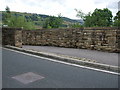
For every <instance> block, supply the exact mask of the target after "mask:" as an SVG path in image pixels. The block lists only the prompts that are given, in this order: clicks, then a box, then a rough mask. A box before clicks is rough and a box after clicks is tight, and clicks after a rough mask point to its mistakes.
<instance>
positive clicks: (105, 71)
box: [3, 48, 120, 75]
mask: <svg viewBox="0 0 120 90" xmlns="http://www.w3.org/2000/svg"><path fill="white" fill-rule="evenodd" d="M3 49H6V50H9V51H13V52H17V53H21V54H24V55H28V56H32V57H36V58H40V59H45V60H49V61H53V62H57V63H62V64H66V65H70V66H75V67H80V68H85V69H90V70H95V71H99V72H104V73H110V74H115V75H120V73H117V72H112V71H107V70H101V69H97V68H91V67H86V66H81V65H77V64H72V63H68V62H64V61H58V60H55V59H50V58H46V57H41V56H37V55H33V54H29V53H25V52H20V51H16V50H12V49H8V48H3Z"/></svg>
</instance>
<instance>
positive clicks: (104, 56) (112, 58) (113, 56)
mask: <svg viewBox="0 0 120 90" xmlns="http://www.w3.org/2000/svg"><path fill="white" fill-rule="evenodd" d="M23 48H25V49H33V50H37V51H43V52H50V53H56V54H62V55H68V56H75V57H80V58H87V59H92V60H95V61H97V62H98V63H102V64H108V65H113V66H118V53H109V52H102V51H97V50H87V49H75V48H64V47H52V46H28V45H24V46H23Z"/></svg>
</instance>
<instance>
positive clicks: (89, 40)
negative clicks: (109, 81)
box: [22, 28, 120, 52]
mask: <svg viewBox="0 0 120 90" xmlns="http://www.w3.org/2000/svg"><path fill="white" fill-rule="evenodd" d="M119 32H120V30H118V29H117V28H84V29H83V28H81V29H80V28H76V29H48V30H32V31H30V30H23V33H22V35H23V36H22V37H23V45H48V46H60V47H73V48H85V49H94V50H101V51H110V52H120V48H119V43H120V42H119V40H120V38H119V37H120V34H119Z"/></svg>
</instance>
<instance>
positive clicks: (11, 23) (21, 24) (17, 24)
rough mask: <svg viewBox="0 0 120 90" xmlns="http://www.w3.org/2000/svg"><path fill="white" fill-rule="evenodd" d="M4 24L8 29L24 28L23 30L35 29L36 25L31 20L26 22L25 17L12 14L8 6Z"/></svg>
mask: <svg viewBox="0 0 120 90" xmlns="http://www.w3.org/2000/svg"><path fill="white" fill-rule="evenodd" d="M3 16H4V17H3V18H4V19H3V24H4V25H7V26H8V27H14V28H23V29H34V28H35V27H34V24H33V23H32V22H31V21H30V20H26V18H25V17H24V16H18V15H17V14H12V13H11V12H10V8H9V7H8V6H7V7H6V11H5V13H4V15H3Z"/></svg>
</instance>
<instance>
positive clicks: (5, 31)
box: [2, 28, 22, 47]
mask: <svg viewBox="0 0 120 90" xmlns="http://www.w3.org/2000/svg"><path fill="white" fill-rule="evenodd" d="M2 45H12V46H17V47H22V30H21V29H18V28H17V29H16V28H2Z"/></svg>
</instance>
